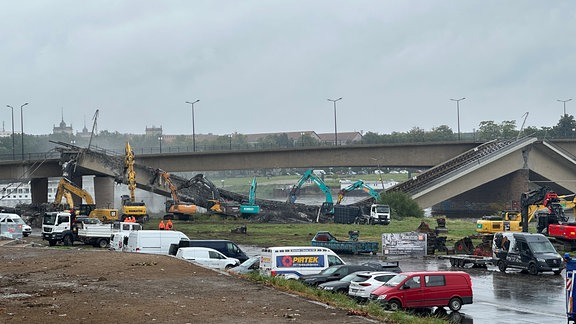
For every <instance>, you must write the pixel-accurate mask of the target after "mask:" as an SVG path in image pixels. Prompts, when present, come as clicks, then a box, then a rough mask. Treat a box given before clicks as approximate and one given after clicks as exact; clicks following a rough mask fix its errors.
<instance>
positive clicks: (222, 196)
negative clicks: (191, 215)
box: [56, 142, 325, 223]
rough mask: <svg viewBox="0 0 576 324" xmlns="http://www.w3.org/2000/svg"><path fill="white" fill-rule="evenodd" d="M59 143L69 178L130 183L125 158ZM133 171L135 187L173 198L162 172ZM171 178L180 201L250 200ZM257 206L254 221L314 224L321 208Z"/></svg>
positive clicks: (205, 183) (206, 204) (200, 180)
mask: <svg viewBox="0 0 576 324" xmlns="http://www.w3.org/2000/svg"><path fill="white" fill-rule="evenodd" d="M57 144H58V145H59V146H58V147H57V148H56V150H57V151H59V152H60V159H61V164H62V165H63V166H65V167H66V171H65V172H67V173H68V174H70V176H72V177H73V176H82V175H96V176H99V177H110V178H113V179H114V182H116V183H121V184H127V183H128V179H127V175H126V165H125V157H124V155H119V154H113V153H110V152H108V151H105V150H98V149H88V148H82V147H78V146H75V145H72V144H67V143H61V142H58V143H57ZM134 171H135V174H136V175H135V182H136V188H138V189H141V190H145V191H148V192H152V193H155V194H158V195H161V196H164V197H172V191H171V189H170V188H169V186H168V185H167V184H166V183H165V182H164V181H162V180H161V179H162V178H161V177H159V176H158V173H159V171H162V170H160V169H158V168H153V167H149V166H146V165H142V164H138V163H134ZM170 179H171V182H172V183H173V184H174V186H175V187H176V188H177V191H176V194H177V195H178V199H179V200H180V201H181V202H186V203H193V204H195V205H197V206H200V207H203V208H206V209H207V210H209V209H210V207H211V206H212V205H213V203H212V202H213V201H214V200H220V202H221V203H222V204H223V206H224V208H226V206H235V205H236V206H239V205H240V204H241V203H243V202H244V201H247V200H248V197H247V196H246V195H242V194H238V193H234V192H231V191H228V190H224V189H222V188H217V187H216V186H214V184H212V182H210V180H208V179H206V178H205V177H203V176H202V175H201V174H200V175H196V176H195V177H193V178H192V179H187V178H183V177H180V176H177V175H173V174H171V175H170ZM256 204H257V205H259V206H260V213H259V214H257V215H253V216H251V219H252V220H254V221H258V222H277V223H294V222H312V221H316V219H317V217H318V210H319V207H318V206H309V205H304V204H298V203H294V204H292V203H286V202H281V201H273V200H266V199H256ZM224 214H225V215H231V213H230V212H226V211H225V212H224ZM234 216H237V215H234ZM320 217H321V218H324V217H325V216H323V215H320Z"/></svg>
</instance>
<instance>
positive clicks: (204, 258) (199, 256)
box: [176, 247, 240, 270]
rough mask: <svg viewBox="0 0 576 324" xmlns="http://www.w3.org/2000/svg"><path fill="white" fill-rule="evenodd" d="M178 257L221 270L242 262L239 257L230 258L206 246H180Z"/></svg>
mask: <svg viewBox="0 0 576 324" xmlns="http://www.w3.org/2000/svg"><path fill="white" fill-rule="evenodd" d="M176 257H177V258H180V259H185V260H188V261H192V262H195V263H198V264H201V265H203V266H206V267H208V268H213V269H220V270H228V269H230V268H233V267H236V266H238V265H239V264H240V261H238V259H235V258H229V257H227V256H225V255H224V254H222V253H220V252H218V251H216V250H214V249H212V248H205V247H182V248H179V249H178V252H176Z"/></svg>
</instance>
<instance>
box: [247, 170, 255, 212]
mask: <svg viewBox="0 0 576 324" xmlns="http://www.w3.org/2000/svg"><path fill="white" fill-rule="evenodd" d="M256 187H257V184H256V177H254V178H253V179H252V184H251V185H250V193H249V194H248V203H249V204H251V205H254V204H255V203H256Z"/></svg>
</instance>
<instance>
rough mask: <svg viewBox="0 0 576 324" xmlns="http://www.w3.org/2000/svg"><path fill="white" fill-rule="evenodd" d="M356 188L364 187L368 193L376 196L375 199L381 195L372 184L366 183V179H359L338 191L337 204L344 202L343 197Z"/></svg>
mask: <svg viewBox="0 0 576 324" xmlns="http://www.w3.org/2000/svg"><path fill="white" fill-rule="evenodd" d="M355 189H362V190H363V191H365V192H366V193H368V194H370V196H372V197H374V199H376V200H378V197H379V196H378V193H377V192H376V191H375V190H374V189H372V188H371V187H370V186H368V185H367V184H365V183H364V181H362V180H358V181H356V182H354V183H353V184H351V185H349V186H348V187H346V188H343V189H341V190H340V192H338V199H337V200H336V205H339V204H340V203H341V202H342V199H344V196H345V195H346V194H347V193H349V192H350V191H352V190H355Z"/></svg>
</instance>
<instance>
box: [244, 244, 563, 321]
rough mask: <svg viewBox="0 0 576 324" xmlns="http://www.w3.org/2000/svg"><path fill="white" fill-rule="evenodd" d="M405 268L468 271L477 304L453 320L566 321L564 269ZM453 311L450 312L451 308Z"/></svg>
mask: <svg viewBox="0 0 576 324" xmlns="http://www.w3.org/2000/svg"><path fill="white" fill-rule="evenodd" d="M241 248H242V249H244V251H245V252H246V253H247V254H248V255H249V256H253V255H257V254H258V253H259V251H260V249H259V248H256V247H251V246H241ZM341 256H342V258H343V259H344V260H345V261H346V262H348V263H361V262H364V261H367V260H374V259H375V258H379V257H378V256H346V255H341ZM398 260H399V261H400V267H401V268H402V270H403V271H437V270H442V271H444V270H447V271H449V270H461V271H466V272H467V273H469V274H470V277H471V278H472V290H473V292H474V303H473V304H471V305H464V306H462V310H461V311H460V313H458V314H450V318H451V321H452V322H453V323H461V324H472V323H475V324H483V323H498V324H500V323H502V324H512V323H534V324H557V323H566V315H565V314H566V306H565V292H564V276H565V274H564V272H562V274H561V275H554V274H552V273H544V274H539V275H537V276H532V275H529V274H523V273H520V272H519V271H516V270H507V272H506V273H501V272H500V271H499V270H498V269H497V268H496V267H493V266H488V268H464V269H463V268H452V267H451V266H450V262H449V261H448V260H445V259H437V258H434V257H427V258H401V259H398ZM448 313H450V311H448Z"/></svg>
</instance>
